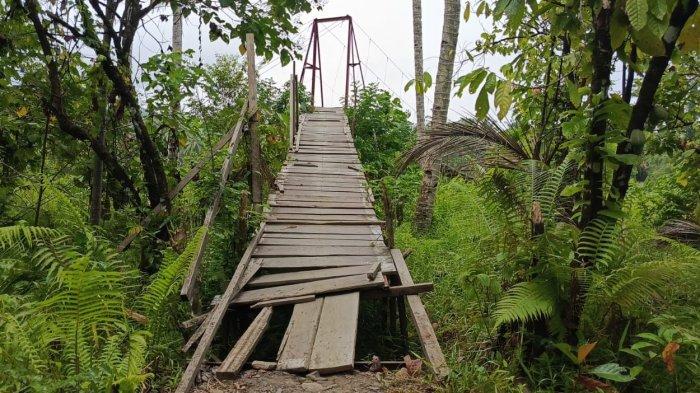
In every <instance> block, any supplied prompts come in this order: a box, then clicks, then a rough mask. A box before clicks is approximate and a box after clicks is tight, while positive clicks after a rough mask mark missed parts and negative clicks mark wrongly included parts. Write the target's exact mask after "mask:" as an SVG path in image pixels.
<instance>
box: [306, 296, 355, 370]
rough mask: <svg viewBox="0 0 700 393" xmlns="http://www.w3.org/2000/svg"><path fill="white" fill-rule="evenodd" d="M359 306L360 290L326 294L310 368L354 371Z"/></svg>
mask: <svg viewBox="0 0 700 393" xmlns="http://www.w3.org/2000/svg"><path fill="white" fill-rule="evenodd" d="M359 309H360V293H359V292H351V293H346V294H342V295H334V296H326V298H325V299H324V301H323V309H322V310H321V318H320V319H319V322H318V330H317V332H316V339H315V340H314V347H313V350H312V351H311V361H310V362H309V370H317V371H319V372H320V373H332V372H339V371H347V370H352V368H353V366H354V361H355V340H356V339H357V320H358V313H359Z"/></svg>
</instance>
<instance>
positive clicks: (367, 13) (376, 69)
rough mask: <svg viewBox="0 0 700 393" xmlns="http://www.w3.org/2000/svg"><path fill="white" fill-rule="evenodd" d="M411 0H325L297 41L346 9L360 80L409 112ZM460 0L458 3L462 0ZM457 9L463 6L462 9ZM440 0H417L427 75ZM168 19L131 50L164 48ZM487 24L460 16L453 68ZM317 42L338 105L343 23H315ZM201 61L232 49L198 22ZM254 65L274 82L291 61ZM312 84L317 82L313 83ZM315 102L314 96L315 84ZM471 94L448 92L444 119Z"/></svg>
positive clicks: (189, 24) (327, 99) (304, 22)
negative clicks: (373, 85) (213, 39)
mask: <svg viewBox="0 0 700 393" xmlns="http://www.w3.org/2000/svg"><path fill="white" fill-rule="evenodd" d="M411 3H412V1H411V0H328V1H327V2H326V4H325V6H324V7H323V10H321V11H315V10H314V11H313V12H312V13H310V14H304V15H299V16H298V20H299V22H300V23H301V27H300V29H299V30H300V34H299V36H298V37H297V42H298V43H299V44H300V45H301V46H302V47H303V48H304V51H305V50H306V45H307V43H308V39H309V35H310V25H311V21H313V19H314V18H326V17H333V16H343V15H350V16H352V18H353V23H354V25H355V35H356V39H357V46H358V49H359V54H360V59H361V61H362V66H363V71H364V77H365V82H366V83H373V82H377V83H378V84H379V86H380V87H381V88H383V89H386V90H389V91H391V92H392V93H393V94H394V95H396V96H398V97H399V98H400V99H401V100H402V102H403V105H404V107H405V108H406V109H407V110H409V111H410V112H411V116H412V117H413V116H415V92H414V90H412V89H411V90H409V91H407V92H405V91H404V86H405V85H406V83H407V82H408V81H409V80H410V79H412V78H413V73H414V71H413V25H412V23H413V22H412V8H411ZM462 6H464V5H463V4H462ZM462 11H463V10H462ZM161 12H162V13H165V14H167V13H169V12H170V11H169V8H163V9H162V10H161ZM442 13H443V1H441V0H423V55H424V68H425V70H426V71H428V72H430V73H431V74H432V75H433V76H434V75H435V70H436V68H437V63H438V56H439V52H440V40H441V32H442V19H443V15H442ZM170 23H171V22H170V20H169V21H167V22H161V21H160V20H159V19H158V18H155V19H154V21H153V22H152V23H151V24H149V27H148V28H147V29H145V30H143V29H142V30H141V31H140V33H139V34H140V41H141V42H140V44H139V45H136V46H135V53H134V55H135V56H136V57H137V58H139V59H140V60H142V61H143V60H145V59H146V58H147V57H148V56H150V55H151V54H152V53H155V52H158V51H160V47H161V46H162V47H163V48H164V49H167V46H168V45H169V42H170V36H171V26H170ZM198 25H199V20H198V19H197V18H191V17H190V18H188V19H187V20H186V21H185V24H184V28H183V30H184V38H183V46H184V49H194V50H195V53H196V54H195V57H198V56H199V42H198V41H199V27H198ZM488 26H489V24H488V23H484V22H483V21H480V20H478V19H477V18H476V17H475V16H474V14H473V13H472V17H471V18H470V20H469V22H466V23H465V22H464V20H463V19H461V24H460V29H459V43H458V53H457V57H458V61H457V64H456V67H455V74H456V75H462V74H464V73H467V72H469V71H470V70H472V69H473V68H474V67H476V66H481V65H482V64H476V65H475V64H473V63H471V62H465V63H462V64H461V66H460V61H459V58H460V54H461V53H463V50H461V49H464V48H468V47H472V46H473V43H474V41H475V40H476V39H478V37H479V35H480V34H481V33H482V32H483V31H484V30H485V28H488ZM319 33H320V44H321V53H322V72H323V82H324V86H323V87H324V103H325V105H326V106H338V105H340V98H341V97H342V96H343V94H344V86H345V70H344V65H345V56H346V54H345V43H346V39H347V24H346V23H334V24H324V25H321V27H320V30H319ZM202 41H203V42H202V51H201V56H202V61H203V62H204V63H211V62H213V61H214V60H215V58H216V55H218V54H238V45H239V44H240V42H238V41H237V40H234V41H232V42H231V43H230V44H225V43H223V42H221V41H218V42H213V43H212V42H209V40H208V32H207V30H206V24H205V25H203V26H202ZM485 61H486V63H487V64H488V66H489V67H490V68H491V69H492V70H494V71H496V70H498V68H499V67H500V66H501V65H502V64H503V62H504V60H503V59H502V58H499V57H490V58H486V59H485ZM258 68H259V70H260V72H261V74H262V77H263V78H272V79H274V80H275V81H276V82H277V83H278V84H280V85H281V84H282V83H284V82H285V81H288V80H289V75H290V74H291V65H288V66H286V67H284V68H283V67H281V66H280V64H279V60H278V59H274V60H273V61H272V62H271V63H269V64H262V59H258ZM300 71H301V62H297V72H298V73H299V72H300ZM304 83H305V84H306V85H307V87H308V86H310V85H309V83H310V75H307V76H305V80H304ZM317 89H318V85H317ZM432 96H433V90H430V91H429V92H428V94H427V96H426V115H428V116H429V115H430V111H431V108H432ZM316 99H317V104H318V105H320V101H319V99H320V97H319V95H318V90H317V98H316ZM475 99H476V97H475V96H470V95H469V94H468V92H466V93H465V96H464V97H462V98H458V97H455V98H453V100H452V102H451V104H450V114H449V116H450V119H453V120H455V119H457V118H458V117H459V116H460V115H464V114H466V113H468V112H472V111H473V108H474V100H475Z"/></svg>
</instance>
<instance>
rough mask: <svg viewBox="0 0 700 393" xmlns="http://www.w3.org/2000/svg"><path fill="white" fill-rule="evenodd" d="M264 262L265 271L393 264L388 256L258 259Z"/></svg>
mask: <svg viewBox="0 0 700 393" xmlns="http://www.w3.org/2000/svg"><path fill="white" fill-rule="evenodd" d="M256 259H259V260H261V261H262V268H263V269H321V268H326V267H341V266H357V265H367V266H368V268H369V265H371V264H372V263H374V262H376V261H381V262H382V263H383V264H392V265H393V263H392V260H391V258H390V257H387V256H382V255H379V256H371V255H367V256H354V255H353V256H334V257H333V256H332V257H318V256H316V257H265V258H256Z"/></svg>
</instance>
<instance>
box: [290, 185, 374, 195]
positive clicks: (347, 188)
mask: <svg viewBox="0 0 700 393" xmlns="http://www.w3.org/2000/svg"><path fill="white" fill-rule="evenodd" d="M283 185H284V192H285V193H286V192H289V191H291V190H294V191H307V192H312V191H322V192H345V193H347V192H355V193H362V194H366V193H367V189H366V188H365V187H364V186H362V185H359V184H358V185H344V186H339V185H334V184H323V185H322V184H319V185H294V184H283Z"/></svg>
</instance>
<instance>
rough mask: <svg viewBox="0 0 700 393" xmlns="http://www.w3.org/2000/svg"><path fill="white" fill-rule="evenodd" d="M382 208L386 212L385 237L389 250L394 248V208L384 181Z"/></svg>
mask: <svg viewBox="0 0 700 393" xmlns="http://www.w3.org/2000/svg"><path fill="white" fill-rule="evenodd" d="M382 205H383V206H382V207H383V210H384V222H385V223H386V225H385V226H384V237H385V240H386V245H387V247H389V248H394V207H393V206H392V205H391V200H390V199H389V192H388V191H387V189H386V184H384V182H383V181H382Z"/></svg>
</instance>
